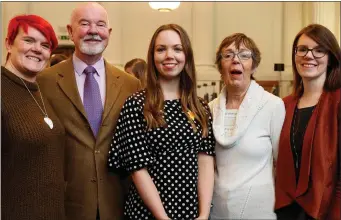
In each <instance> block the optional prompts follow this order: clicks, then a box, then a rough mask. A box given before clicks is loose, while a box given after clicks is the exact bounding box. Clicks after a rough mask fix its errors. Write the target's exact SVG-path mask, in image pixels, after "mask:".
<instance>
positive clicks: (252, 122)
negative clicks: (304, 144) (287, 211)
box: [209, 80, 285, 219]
mask: <svg viewBox="0 0 341 220" xmlns="http://www.w3.org/2000/svg"><path fill="white" fill-rule="evenodd" d="M209 105H210V108H211V112H212V114H213V131H214V135H215V138H216V162H217V173H216V176H215V189H214V196H213V209H212V214H211V219H219V218H223V219H275V218H276V216H275V214H274V212H273V207H274V199H275V195H274V180H273V159H277V153H278V141H279V137H280V133H281V129H282V125H283V122H284V118H285V107H284V103H283V101H282V99H280V98H279V97H276V96H274V95H272V94H270V93H268V92H266V91H265V90H264V89H263V88H262V87H261V86H260V85H258V84H257V83H256V82H255V81H253V80H252V81H251V85H250V87H249V89H248V91H247V93H246V95H245V97H244V99H243V102H242V103H241V105H240V107H239V109H238V114H237V119H236V132H235V135H234V136H232V137H228V136H226V135H225V134H224V128H223V126H224V120H225V119H224V116H225V112H226V107H225V106H226V88H223V90H222V92H221V93H220V94H219V96H218V97H217V98H216V99H215V100H213V101H212V102H210V104H209Z"/></svg>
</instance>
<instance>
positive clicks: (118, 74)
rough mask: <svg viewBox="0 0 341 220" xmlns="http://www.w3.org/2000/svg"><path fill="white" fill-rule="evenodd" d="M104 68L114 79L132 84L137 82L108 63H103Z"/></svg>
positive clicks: (134, 78) (137, 81)
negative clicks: (117, 78)
mask: <svg viewBox="0 0 341 220" xmlns="http://www.w3.org/2000/svg"><path fill="white" fill-rule="evenodd" d="M105 68H106V69H107V70H108V73H111V74H113V75H114V76H116V77H122V78H123V80H124V81H125V82H128V83H129V82H130V83H133V84H138V83H139V80H138V79H137V78H136V77H134V76H133V75H131V74H128V73H126V72H124V71H123V70H120V69H119V68H117V67H115V66H114V65H112V64H110V63H109V62H107V61H105Z"/></svg>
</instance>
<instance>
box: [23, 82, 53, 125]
mask: <svg viewBox="0 0 341 220" xmlns="http://www.w3.org/2000/svg"><path fill="white" fill-rule="evenodd" d="M19 79H20V80H21V82H22V83H23V84H24V86H25V87H26V89H27V91H28V92H29V93H30V95H31V96H32V98H33V100H34V101H35V102H36V104H37V105H38V107H39V108H40V110H41V112H42V113H43V114H44V116H45V117H44V121H45V123H46V124H47V125H48V126H49V127H50V129H52V128H53V122H52V120H51V119H50V118H49V116H48V115H47V111H46V108H45V104H44V101H43V96H42V95H41V92H40V88H39V84H38V83H37V85H38V91H39V93H40V98H41V102H42V103H43V107H44V110H45V112H44V110H43V109H42V108H41V107H40V105H39V103H38V102H37V100H36V99H35V98H34V96H33V94H32V93H31V91H30V90H29V89H28V87H27V86H26V83H25V82H24V80H22V78H21V77H19Z"/></svg>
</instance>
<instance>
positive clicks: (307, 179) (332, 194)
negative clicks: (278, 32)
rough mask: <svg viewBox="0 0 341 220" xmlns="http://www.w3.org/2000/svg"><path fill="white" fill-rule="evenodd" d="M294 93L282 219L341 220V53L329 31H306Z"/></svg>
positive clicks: (298, 44) (284, 140) (280, 199)
mask: <svg viewBox="0 0 341 220" xmlns="http://www.w3.org/2000/svg"><path fill="white" fill-rule="evenodd" d="M292 67H293V72H294V92H293V94H292V95H290V96H288V97H286V98H284V103H285V108H286V117H285V121H284V125H283V130H282V133H281V137H280V142H279V156H278V162H277V176H276V187H275V189H276V205H275V208H276V214H277V218H278V219H283V220H286V219H291V220H298V219H300V220H303V219H321V220H325V219H326V220H327V219H328V220H337V219H338V220H340V219H341V216H340V215H341V211H340V209H341V174H340V166H341V164H340V160H341V158H340V156H338V155H340V150H341V149H340V148H341V146H339V144H338V141H339V139H340V137H341V134H340V127H338V122H337V116H338V114H340V113H339V108H340V87H341V73H340V71H341V68H340V67H341V49H340V46H339V44H338V42H337V40H336V38H335V36H334V35H333V34H332V32H331V31H330V30H328V29H327V28H326V27H324V26H322V25H318V24H313V25H309V26H307V27H305V28H303V29H302V30H301V31H300V32H299V33H298V34H297V35H296V38H295V40H294V43H293V48H292Z"/></svg>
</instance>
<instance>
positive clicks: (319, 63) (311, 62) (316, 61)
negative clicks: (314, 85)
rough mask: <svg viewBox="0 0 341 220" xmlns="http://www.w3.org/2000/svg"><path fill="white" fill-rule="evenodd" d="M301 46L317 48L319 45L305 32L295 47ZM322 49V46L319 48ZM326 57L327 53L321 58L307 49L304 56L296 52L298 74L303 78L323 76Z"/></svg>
mask: <svg viewBox="0 0 341 220" xmlns="http://www.w3.org/2000/svg"><path fill="white" fill-rule="evenodd" d="M302 46H304V47H306V48H308V49H313V48H319V45H318V44H317V43H316V42H315V41H314V40H312V39H311V38H309V37H308V36H307V35H305V34H303V35H302V36H301V37H300V38H299V40H298V42H297V47H302ZM322 50H323V48H321V51H322ZM317 51H318V50H317ZM328 57H329V56H328V53H327V54H326V55H325V56H323V57H321V58H315V57H314V56H313V54H312V51H308V53H307V54H306V55H305V56H304V57H301V56H297V54H296V55H295V64H296V68H297V72H298V74H299V75H300V76H301V77H302V79H304V80H313V79H319V78H321V77H322V78H325V77H326V74H327V66H328Z"/></svg>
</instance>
